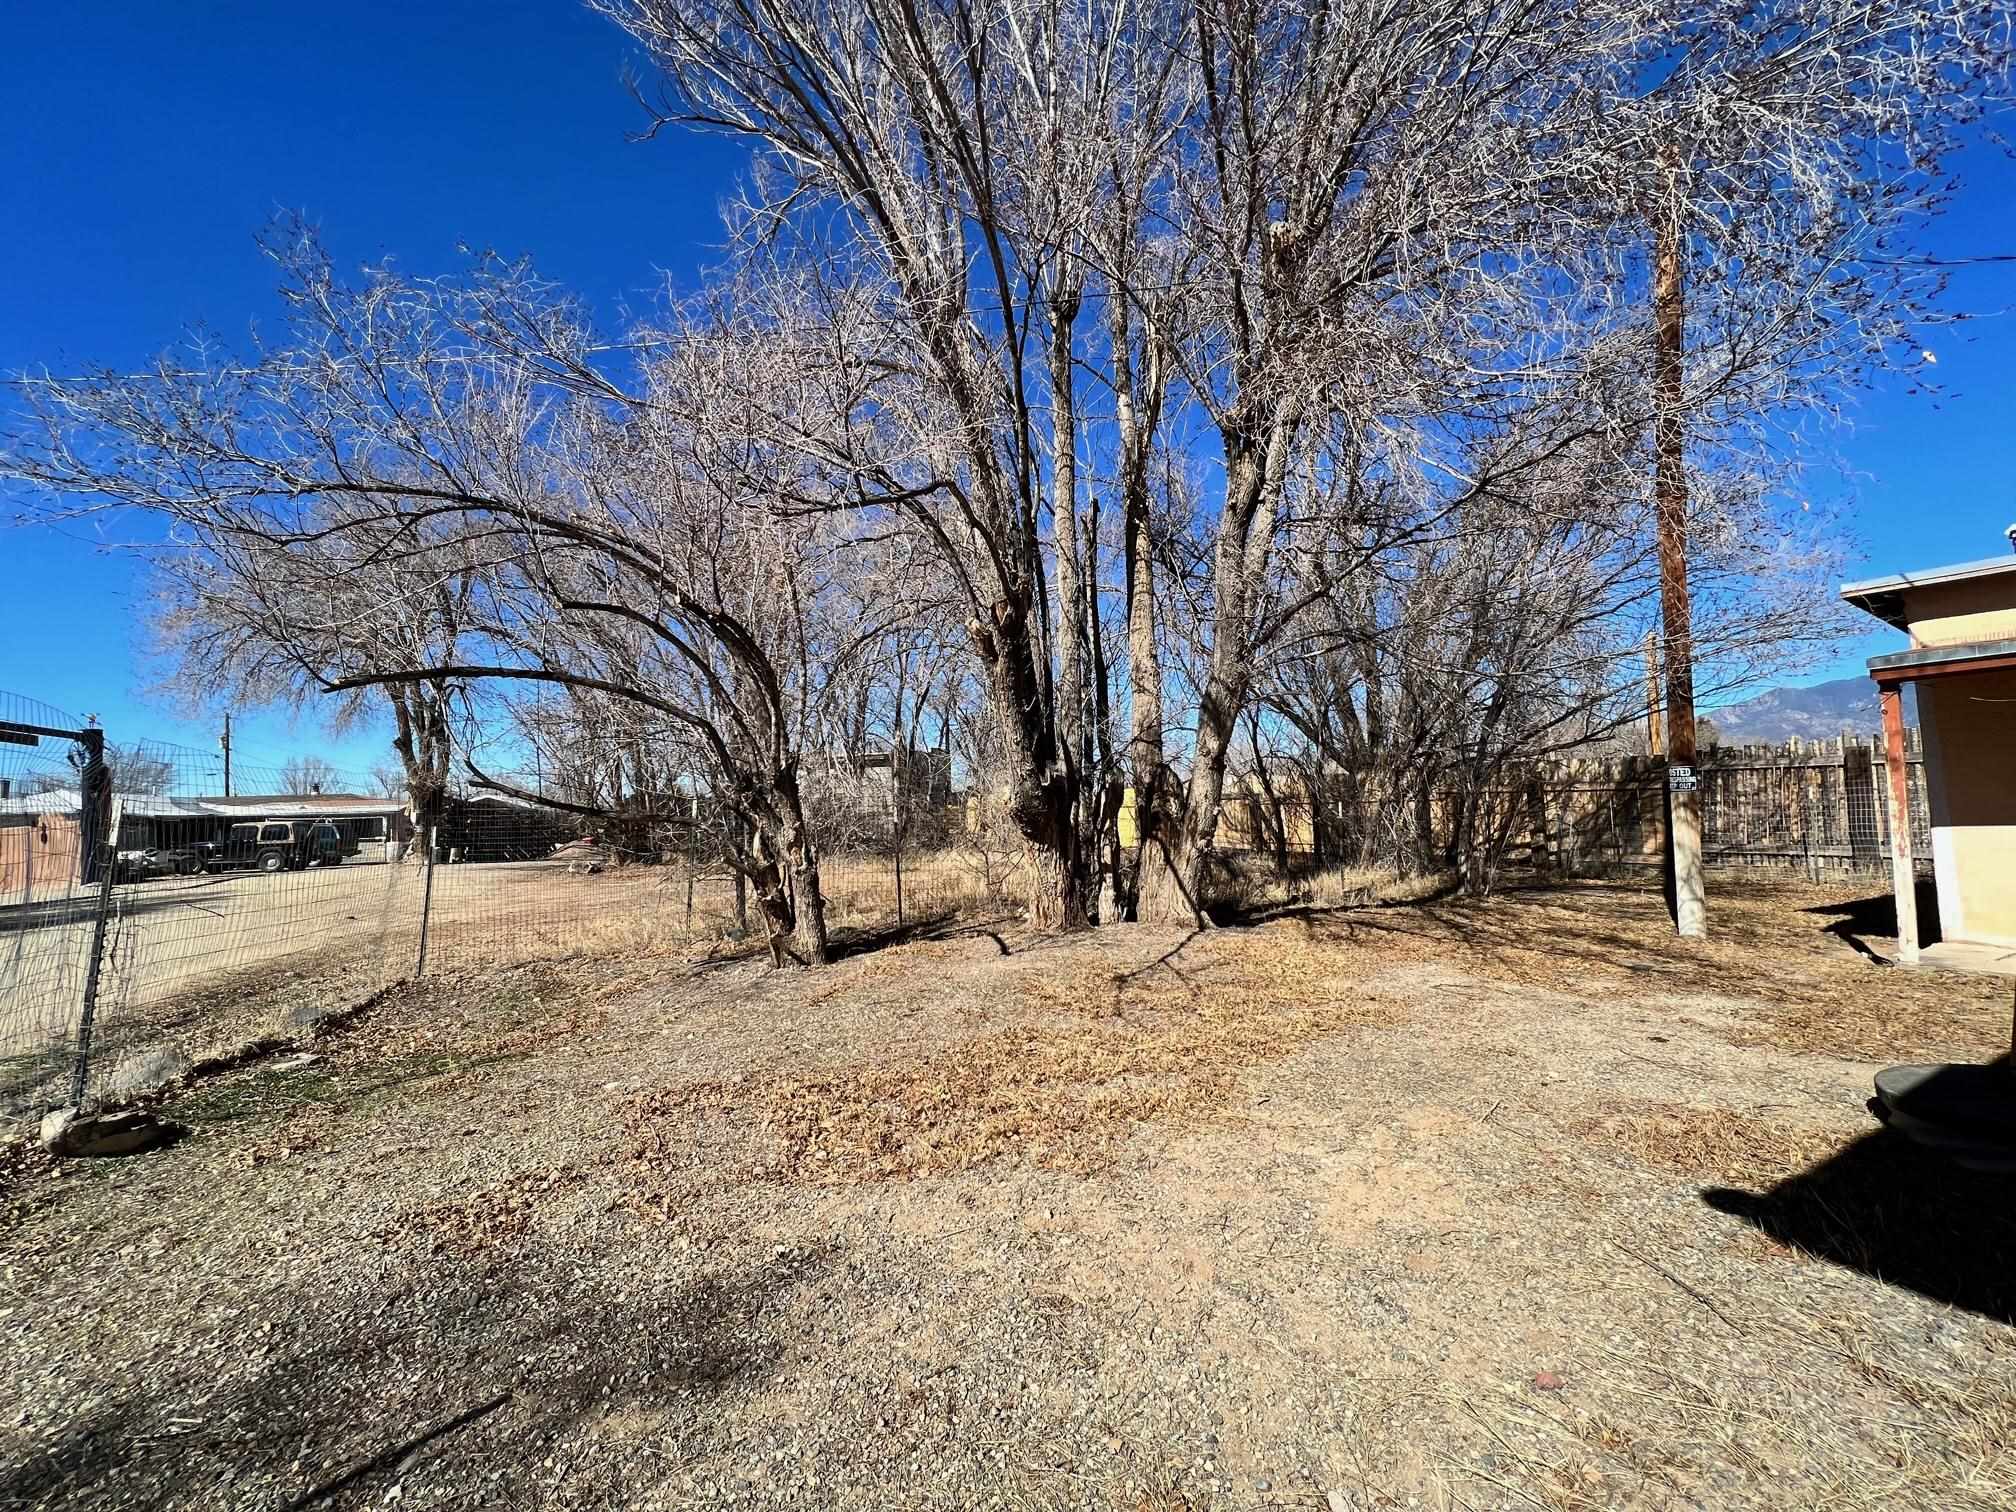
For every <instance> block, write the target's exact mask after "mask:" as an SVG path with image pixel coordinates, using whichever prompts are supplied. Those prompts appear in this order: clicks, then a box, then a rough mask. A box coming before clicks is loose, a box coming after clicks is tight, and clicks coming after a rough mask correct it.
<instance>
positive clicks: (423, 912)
mask: <svg viewBox="0 0 2016 1512" xmlns="http://www.w3.org/2000/svg"><path fill="white" fill-rule="evenodd" d="M440 838H441V826H440V825H438V824H430V825H428V826H427V854H426V855H425V856H423V857H422V858H421V862H420V864H421V866H422V867H423V868H424V870H425V880H423V881H422V883H421V884H420V958H419V959H418V960H417V961H415V962H414V963H413V976H414V978H415V979H416V980H417V979H418V978H419V977H421V976H422V975H423V974H425V972H426V970H427V925H428V921H429V920H430V919H431V918H432V916H433V913H434V849H435V846H436V844H437V843H438V842H439V840H440Z"/></svg>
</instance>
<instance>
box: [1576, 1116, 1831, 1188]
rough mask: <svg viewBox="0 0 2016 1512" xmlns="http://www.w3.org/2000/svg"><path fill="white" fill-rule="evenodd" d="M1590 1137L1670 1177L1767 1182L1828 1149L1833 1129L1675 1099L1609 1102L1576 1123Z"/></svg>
mask: <svg viewBox="0 0 2016 1512" xmlns="http://www.w3.org/2000/svg"><path fill="white" fill-rule="evenodd" d="M1574 1133H1576V1134H1577V1135H1578V1136H1580V1137H1581V1138H1583V1139H1585V1140H1588V1141H1589V1142H1590V1143H1592V1144H1595V1145H1598V1146H1600V1147H1602V1148H1604V1149H1608V1150H1612V1151H1615V1152H1617V1153H1618V1154H1622V1155H1627V1156H1629V1157H1630V1158H1631V1159H1633V1160H1637V1161H1641V1162H1643V1163H1644V1164H1645V1165H1648V1166H1652V1167H1654V1168H1655V1169H1657V1170H1662V1171H1670V1172H1672V1173H1673V1174H1674V1175H1676V1176H1690V1177H1695V1178H1699V1179H1702V1180H1720V1181H1724V1182H1729V1183H1733V1184H1739V1185H1746V1186H1756V1185H1762V1186H1768V1185H1770V1184H1771V1183H1773V1182H1775V1181H1777V1180H1779V1179H1780V1178H1781V1177H1782V1176H1783V1175H1784V1173H1786V1172H1787V1171H1799V1170H1804V1169H1805V1168H1807V1167H1808V1166H1811V1165H1815V1164H1817V1163H1819V1162H1820V1161H1822V1160H1825V1159H1826V1158H1827V1157H1828V1156H1830V1155H1833V1154H1834V1153H1836V1152H1837V1151H1838V1150H1839V1149H1840V1148H1841V1145H1842V1142H1843V1141H1842V1138H1841V1135H1840V1134H1839V1133H1838V1132H1836V1131H1831V1130H1825V1129H1801V1128H1796V1127H1792V1126H1789V1125H1788V1124H1787V1123H1786V1121H1785V1119H1784V1117H1783V1116H1782V1115H1779V1116H1774V1117H1770V1118H1759V1117H1755V1116H1753V1115H1751V1114H1747V1113H1739V1112H1737V1111H1735V1110H1734V1109H1733V1108H1701V1107H1691V1106H1688V1105H1686V1104H1682V1103H1653V1104H1639V1105H1636V1106H1631V1107H1613V1108H1610V1109H1607V1110H1605V1111H1604V1112H1602V1113H1600V1114H1598V1115H1596V1116H1595V1117H1592V1118H1586V1119H1583V1120H1581V1121H1580V1122H1579V1123H1577V1124H1576V1125H1575V1127H1574Z"/></svg>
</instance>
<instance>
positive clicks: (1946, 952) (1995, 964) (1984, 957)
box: [1918, 940, 2016, 977]
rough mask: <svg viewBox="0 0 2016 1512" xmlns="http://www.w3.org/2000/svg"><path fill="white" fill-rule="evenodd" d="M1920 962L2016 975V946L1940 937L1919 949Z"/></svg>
mask: <svg viewBox="0 0 2016 1512" xmlns="http://www.w3.org/2000/svg"><path fill="white" fill-rule="evenodd" d="M1918 964H1919V965H1920V966H1937V967H1941V968H1943V969H1944V970H1947V971H1973V972H1980V973H1982V974H1984V975H1987V976H2006V977H2016V948H2011V947H2010V946H2007V945H1982V944H1979V943H1977V942H1975V941H1973V940H1941V941H1940V942H1939V943H1938V944H1937V945H1927V946H1925V947H1924V949H1922V950H1920V951H1919V952H1918Z"/></svg>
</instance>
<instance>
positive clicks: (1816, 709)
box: [1702, 677, 1918, 745]
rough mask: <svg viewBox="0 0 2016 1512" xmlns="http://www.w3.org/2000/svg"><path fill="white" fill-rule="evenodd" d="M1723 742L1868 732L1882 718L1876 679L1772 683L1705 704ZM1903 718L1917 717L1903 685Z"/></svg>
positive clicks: (1913, 699)
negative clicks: (1721, 704) (1752, 693)
mask: <svg viewBox="0 0 2016 1512" xmlns="http://www.w3.org/2000/svg"><path fill="white" fill-rule="evenodd" d="M1702 713H1703V714H1705V715H1706V716H1707V717H1708V718H1709V719H1712V720H1713V721H1714V722H1715V728H1716V730H1717V731H1718V732H1719V733H1720V735H1721V738H1722V742H1723V744H1725V745H1776V744H1777V743H1779V742H1780V741H1785V740H1791V739H1793V738H1794V737H1795V736H1796V737H1797V738H1798V739H1800V740H1824V739H1826V738H1827V737H1828V736H1830V735H1839V734H1840V733H1841V732H1842V731H1843V730H1847V731H1849V732H1850V733H1852V734H1856V735H1867V734H1868V733H1869V732H1870V731H1872V730H1875V729H1879V728H1880V727H1881V726H1882V723H1883V714H1882V710H1881V709H1880V708H1879V707H1878V705H1877V702H1876V684H1874V683H1873V682H1871V681H1870V680H1869V679H1868V678H1866V677H1841V678H1836V679H1835V680H1834V681H1833V682H1824V683H1815V684H1813V686H1812V687H1810V688H1773V689H1772V690H1771V691H1770V692H1768V693H1760V694H1758V695H1757V697H1755V698H1751V699H1746V700H1744V701H1743V702H1742V703H1739V704H1730V705H1729V706H1728V707H1727V708H1723V709H1704V710H1702ZM1904 722H1905V723H1906V724H1916V723H1917V722H1918V699H1917V695H1916V693H1915V692H1914V691H1913V690H1912V688H1911V687H1910V686H1909V685H1907V686H1906V687H1905V689H1904Z"/></svg>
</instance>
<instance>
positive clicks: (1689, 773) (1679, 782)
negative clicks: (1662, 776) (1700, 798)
mask: <svg viewBox="0 0 2016 1512" xmlns="http://www.w3.org/2000/svg"><path fill="white" fill-rule="evenodd" d="M1696 785H1697V784H1696V783H1695V781H1694V768H1692V767H1690V766H1670V767H1668V768H1666V786H1667V787H1668V788H1670V789H1671V790H1672V791H1673V792H1676V793H1691V792H1693V791H1694V789H1695V787H1696Z"/></svg>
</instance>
